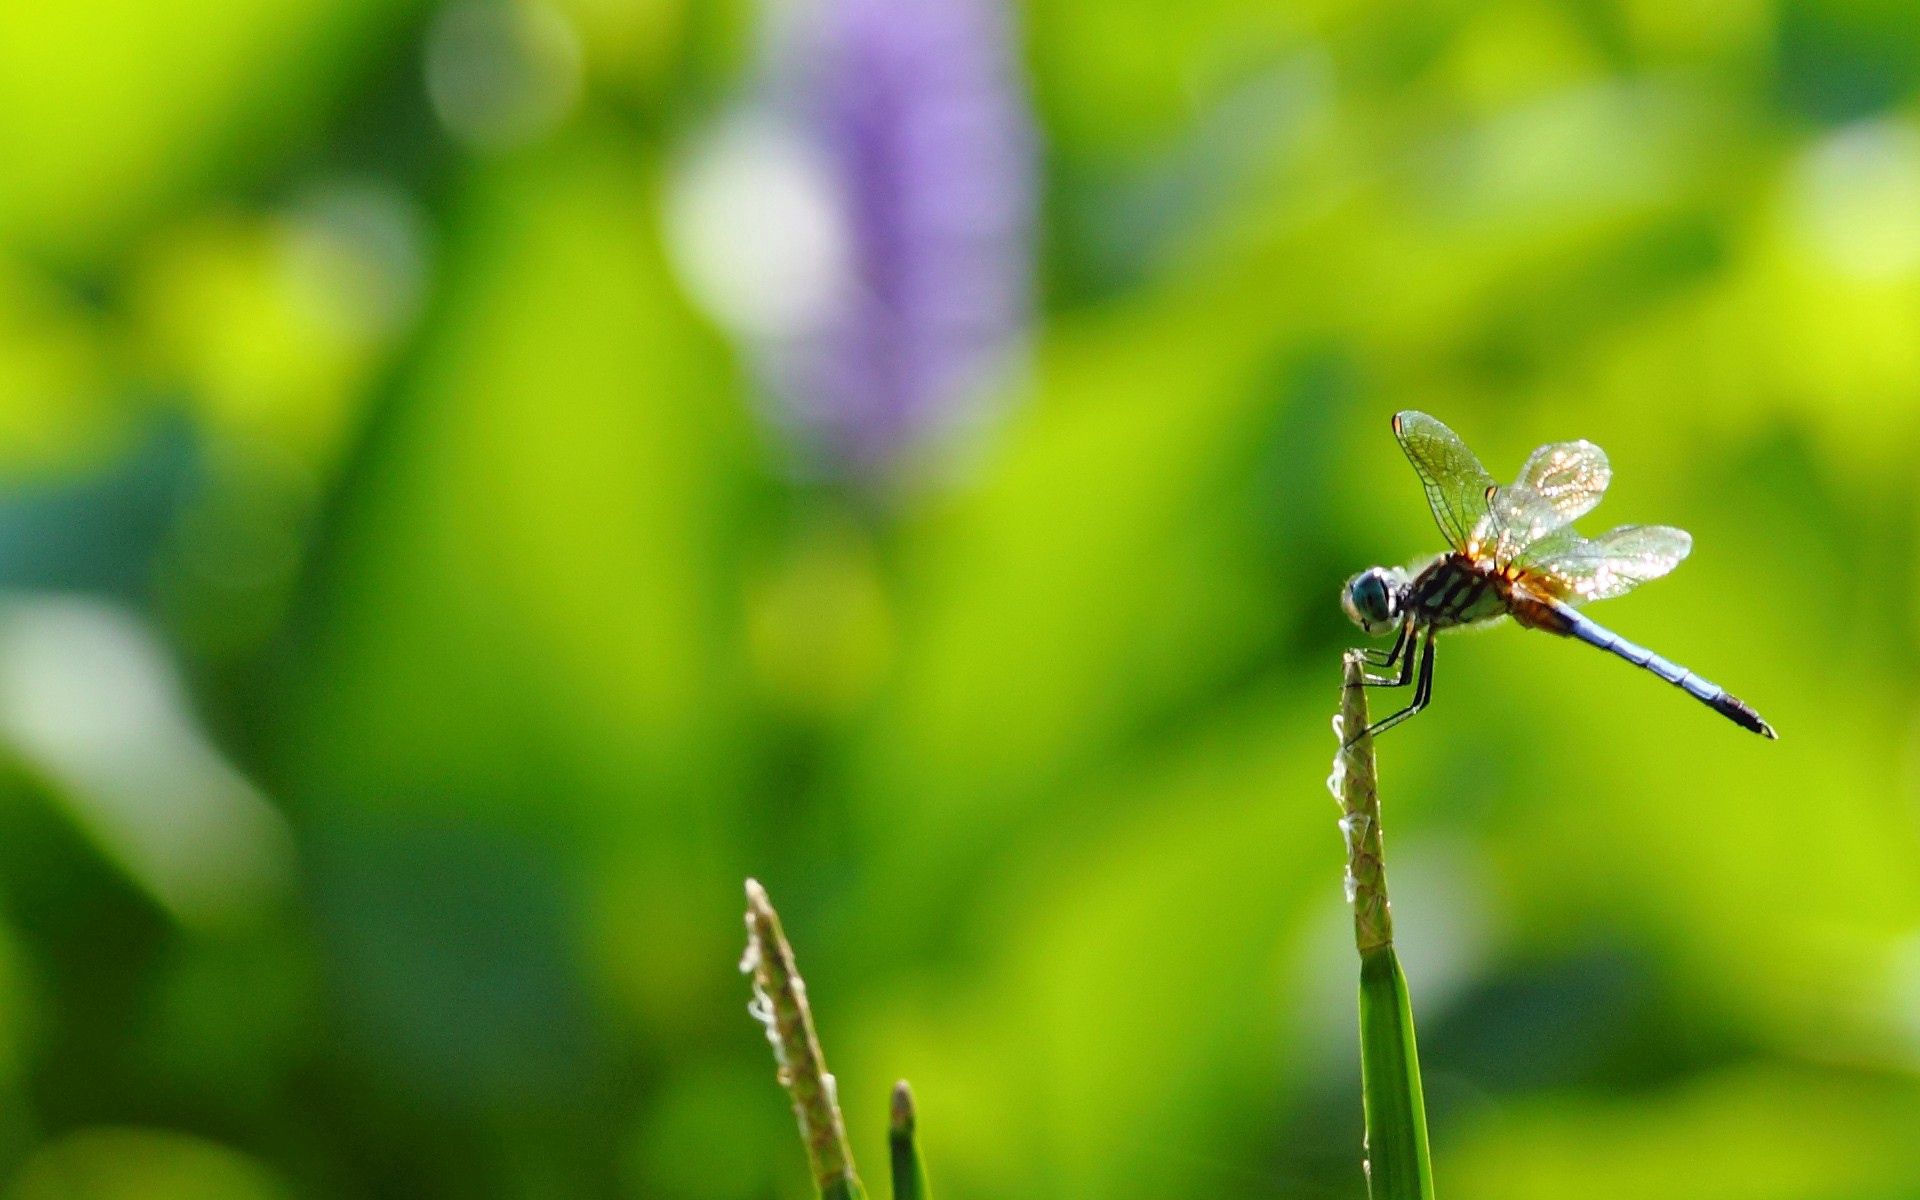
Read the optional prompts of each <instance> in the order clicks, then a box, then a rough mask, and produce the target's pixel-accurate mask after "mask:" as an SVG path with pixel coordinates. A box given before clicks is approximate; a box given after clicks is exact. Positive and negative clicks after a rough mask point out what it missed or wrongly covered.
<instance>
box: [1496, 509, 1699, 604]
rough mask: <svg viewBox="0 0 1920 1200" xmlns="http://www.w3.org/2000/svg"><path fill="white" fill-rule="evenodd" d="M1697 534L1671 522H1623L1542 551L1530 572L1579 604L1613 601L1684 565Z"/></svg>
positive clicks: (1564, 596) (1563, 596)
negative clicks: (1554, 550) (1568, 544)
mask: <svg viewBox="0 0 1920 1200" xmlns="http://www.w3.org/2000/svg"><path fill="white" fill-rule="evenodd" d="M1692 549H1693V538H1692V536H1691V535H1689V534H1688V533H1687V531H1686V530H1684V529H1675V528H1673V527H1672V526H1670V525H1622V526H1620V527H1619V528H1618V529H1613V530H1609V531H1608V532H1606V533H1603V534H1601V535H1600V536H1599V537H1597V538H1579V539H1576V540H1575V542H1574V543H1573V545H1572V546H1571V547H1569V548H1567V549H1564V550H1560V551H1558V552H1557V553H1554V554H1552V555H1542V556H1540V558H1539V560H1538V561H1535V562H1533V563H1531V564H1530V565H1529V567H1528V573H1529V574H1530V575H1532V576H1534V577H1536V578H1537V579H1539V580H1540V582H1541V583H1543V584H1544V585H1545V586H1546V587H1547V588H1548V589H1549V590H1551V591H1553V592H1555V593H1557V594H1558V595H1560V596H1561V597H1562V598H1563V599H1566V600H1569V601H1571V602H1573V603H1575V604H1584V603H1586V602H1587V601H1589V600H1611V599H1612V598H1613V597H1615V596H1621V595H1625V594H1626V593H1628V592H1630V591H1632V590H1633V589H1634V588H1637V587H1639V586H1640V585H1641V584H1643V583H1646V582H1647V581H1649V580H1653V579H1658V578H1660V577H1661V576H1662V575H1665V574H1666V573H1667V572H1669V571H1671V570H1673V569H1674V568H1675V567H1677V566H1679V565H1680V561H1681V560H1682V559H1684V558H1686V556H1687V553H1688V552H1689V551H1690V550H1692Z"/></svg>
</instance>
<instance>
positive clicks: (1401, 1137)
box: [1327, 654, 1433, 1200]
mask: <svg viewBox="0 0 1920 1200" xmlns="http://www.w3.org/2000/svg"><path fill="white" fill-rule="evenodd" d="M1344 665H1345V677H1344V679H1343V680H1342V688H1341V693H1340V715H1339V717H1338V718H1336V719H1335V721H1334V732H1335V733H1336V734H1339V735H1340V737H1341V738H1342V743H1341V748H1340V752H1339V754H1338V756H1337V757H1335V759H1334V763H1333V776H1332V778H1330V779H1329V780H1328V781H1327V783H1328V786H1329V787H1330V788H1331V789H1332V791H1333V794H1334V797H1335V798H1336V799H1337V800H1339V801H1340V810H1341V813H1340V830H1341V832H1342V833H1343V834H1344V835H1345V836H1346V841H1347V880H1346V886H1347V899H1348V901H1349V902H1350V903H1351V904H1352V905H1353V939H1354V945H1355V947H1356V948H1357V949H1358V950H1359V952H1360V1082H1361V1089H1362V1092H1363V1095H1364V1102H1365V1106H1366V1119H1367V1193H1368V1195H1370V1196H1372V1197H1374V1200H1433V1165H1432V1163H1431V1161H1430V1160H1429V1158H1428V1152H1427V1112H1426V1103H1425V1100H1424V1099H1423V1098H1422V1096H1421V1092H1420V1055H1419V1051H1418V1048H1417V1047H1416V1046H1415V1043H1414V1035H1413V1004H1412V1000H1411V998H1410V996H1409V994H1408V991H1407V978H1406V975H1405V974H1404V973H1402V971H1401V970H1400V959H1399V957H1398V956H1397V955H1396V954H1395V953H1394V950H1393V909H1392V906H1391V904H1390V903H1389V902H1388V900H1387V864H1386V851H1385V847H1384V842H1383V839H1382V835H1381V830H1380V789H1379V780H1378V775H1377V773H1376V771H1375V768H1374V761H1373V739H1372V738H1370V737H1367V736H1365V735H1364V734H1360V735H1359V736H1356V737H1355V738H1354V739H1353V741H1352V742H1350V743H1349V742H1347V741H1346V740H1345V739H1346V736H1347V735H1346V732H1345V731H1347V730H1354V731H1356V732H1358V731H1361V730H1364V729H1366V727H1367V693H1366V689H1365V688H1364V687H1363V686H1362V685H1361V679H1362V676H1363V675H1364V673H1365V671H1366V664H1365V662H1364V660H1363V659H1361V658H1360V657H1359V656H1358V655H1357V654H1348V655H1347V657H1346V661H1345V664H1344Z"/></svg>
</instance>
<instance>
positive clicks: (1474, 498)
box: [1393, 409, 1495, 551]
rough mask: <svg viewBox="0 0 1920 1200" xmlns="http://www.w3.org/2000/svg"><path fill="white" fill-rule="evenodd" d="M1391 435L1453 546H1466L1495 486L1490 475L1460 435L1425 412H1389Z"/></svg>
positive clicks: (1482, 517) (1483, 513) (1483, 515)
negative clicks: (1418, 478) (1410, 464)
mask: <svg viewBox="0 0 1920 1200" xmlns="http://www.w3.org/2000/svg"><path fill="white" fill-rule="evenodd" d="M1393 436H1394V437H1396V438H1398V439H1400V449H1402V450H1404V451H1406V455H1407V461H1408V462H1410V463H1412V464H1413V469H1414V470H1415V471H1416V472H1418V473H1419V475H1420V485H1421V486H1422V487H1424V488H1426V490H1427V506H1428V507H1429V508H1431V509H1433V519H1434V521H1435V522H1436V523H1437V524H1438V525H1439V526H1440V532H1441V533H1444V534H1446V535H1447V541H1448V542H1449V543H1450V544H1451V545H1452V546H1453V548H1454V549H1456V550H1460V551H1465V550H1466V549H1467V542H1468V539H1470V538H1471V537H1472V536H1473V533H1474V529H1475V528H1476V527H1477V526H1478V525H1479V524H1480V523H1481V521H1482V520H1483V519H1484V518H1485V517H1486V515H1487V500H1488V497H1489V495H1490V494H1491V493H1492V492H1493V491H1494V490H1495V489H1494V483H1493V476H1491V475H1489V474H1487V469H1486V468H1485V467H1483V466H1481V465H1480V460H1479V459H1477V458H1475V457H1474V455H1473V451H1471V450H1469V449H1467V444H1466V443H1465V442H1463V441H1461V440H1460V438H1459V435H1458V434H1456V433H1454V432H1453V430H1451V429H1448V428H1447V427H1446V426H1445V425H1442V424H1441V423H1440V422H1439V421H1436V420H1434V419H1433V418H1432V417H1430V416H1428V415H1427V414H1425V413H1423V412H1414V411H1412V410H1411V409H1409V410H1408V411H1406V412H1400V413H1395V414H1394V415H1393Z"/></svg>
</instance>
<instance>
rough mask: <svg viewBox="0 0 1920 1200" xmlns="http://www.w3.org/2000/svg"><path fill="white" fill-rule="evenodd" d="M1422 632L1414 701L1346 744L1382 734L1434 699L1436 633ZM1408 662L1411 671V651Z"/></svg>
mask: <svg viewBox="0 0 1920 1200" xmlns="http://www.w3.org/2000/svg"><path fill="white" fill-rule="evenodd" d="M1421 633H1423V634H1424V635H1425V638H1426V640H1425V642H1423V643H1422V645H1421V647H1420V671H1419V682H1418V684H1416V685H1415V687H1414V689H1413V703H1411V704H1409V705H1407V706H1406V707H1405V708H1403V709H1401V710H1400V711H1399V712H1397V713H1394V714H1393V715H1392V716H1390V717H1386V718H1383V719H1381V720H1378V721H1375V722H1374V723H1373V724H1371V725H1369V726H1367V727H1366V729H1364V730H1362V731H1361V732H1360V733H1357V734H1354V735H1353V736H1352V737H1350V738H1348V739H1347V740H1346V743H1345V744H1346V745H1348V746H1351V745H1353V743H1355V742H1357V741H1359V740H1360V739H1361V738H1363V737H1378V736H1380V735H1381V734H1382V733H1385V732H1386V731H1387V730H1389V729H1392V728H1393V727H1394V726H1395V725H1398V724H1399V723H1400V722H1402V721H1404V720H1406V719H1407V718H1408V717H1411V716H1412V715H1413V714H1415V713H1417V712H1419V711H1420V710H1421V709H1423V708H1425V707H1426V706H1427V702H1428V701H1429V700H1431V699H1433V640H1434V637H1435V636H1436V635H1435V634H1434V632H1433V630H1431V629H1425V630H1422V631H1421ZM1415 636H1416V640H1418V638H1419V635H1415ZM1406 662H1407V668H1408V672H1410V671H1411V669H1412V666H1413V655H1412V653H1411V652H1409V653H1408V654H1407V658H1406Z"/></svg>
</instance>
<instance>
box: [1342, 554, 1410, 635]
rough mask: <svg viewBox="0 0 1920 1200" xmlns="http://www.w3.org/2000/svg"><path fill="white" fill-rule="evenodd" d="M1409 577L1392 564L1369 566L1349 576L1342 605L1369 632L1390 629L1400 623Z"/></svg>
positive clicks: (1377, 633)
mask: <svg viewBox="0 0 1920 1200" xmlns="http://www.w3.org/2000/svg"><path fill="white" fill-rule="evenodd" d="M1406 587H1407V578H1406V576H1405V574H1404V573H1402V572H1399V571H1395V570H1393V569H1391V568H1389V567H1369V568H1367V569H1366V570H1364V571H1362V572H1360V573H1359V574H1358V575H1355V576H1354V577H1353V578H1352V579H1349V580H1347V586H1346V589H1345V590H1344V591H1342V592H1341V593H1340V607H1342V608H1344V609H1346V610H1347V616H1348V618H1350V619H1351V620H1352V621H1353V623H1354V624H1355V625H1358V626H1359V627H1360V628H1361V629H1363V630H1365V631H1366V632H1367V634H1368V636H1370V637H1371V636H1376V635H1379V634H1382V633H1385V632H1387V631H1388V630H1390V629H1392V628H1393V627H1394V626H1395V625H1398V624H1399V623H1400V610H1401V604H1402V598H1403V594H1404V593H1405V591H1406Z"/></svg>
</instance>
